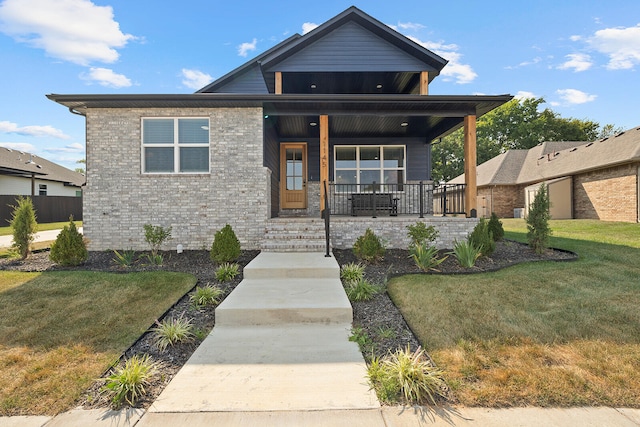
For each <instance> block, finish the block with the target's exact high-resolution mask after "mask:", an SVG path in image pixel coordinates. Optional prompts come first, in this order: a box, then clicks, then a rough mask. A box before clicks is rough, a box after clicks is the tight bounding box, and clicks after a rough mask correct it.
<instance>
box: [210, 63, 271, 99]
mask: <svg viewBox="0 0 640 427" xmlns="http://www.w3.org/2000/svg"><path fill="white" fill-rule="evenodd" d="M215 93H269V90H268V89H267V85H266V83H265V82H264V77H263V76H262V72H261V71H260V67H259V66H258V65H257V64H255V65H253V66H252V67H251V68H250V69H248V70H247V71H246V72H244V73H242V74H240V75H238V76H236V77H235V78H234V79H231V80H230V81H229V82H227V83H225V84H224V85H222V86H220V87H219V88H218V89H216V90H215Z"/></svg>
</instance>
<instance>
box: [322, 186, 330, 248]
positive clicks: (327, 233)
mask: <svg viewBox="0 0 640 427" xmlns="http://www.w3.org/2000/svg"><path fill="white" fill-rule="evenodd" d="M322 185H323V186H324V209H323V210H322V212H321V215H322V218H324V237H325V248H326V252H325V254H324V256H325V257H327V258H328V257H330V256H331V254H330V253H329V252H330V247H329V245H330V233H331V231H330V218H331V205H330V204H329V196H328V190H329V189H328V188H327V181H322Z"/></svg>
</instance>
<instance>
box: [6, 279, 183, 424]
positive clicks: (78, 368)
mask: <svg viewBox="0 0 640 427" xmlns="http://www.w3.org/2000/svg"><path fill="white" fill-rule="evenodd" d="M194 284H195V278H194V277H193V276H191V275H188V274H182V273H167V272H145V273H130V274H111V273H98V272H86V271H75V272H47V273H18V272H5V271H2V272H0V343H1V344H0V415H17V414H40V415H45V414H46V415H52V414H56V413H59V412H62V411H64V410H67V409H69V408H71V407H72V406H73V404H74V401H75V400H76V399H77V398H78V397H79V396H80V394H81V393H82V391H83V390H84V389H85V388H86V387H87V386H89V385H90V384H91V383H92V382H93V381H94V380H95V379H96V378H99V377H100V375H101V374H102V373H103V372H104V371H105V370H106V369H107V368H108V367H109V366H110V364H111V363H113V362H114V361H115V360H116V359H117V358H118V357H119V356H120V354H121V353H122V352H123V351H124V350H125V349H126V348H128V347H129V346H130V345H131V344H132V343H133V342H134V341H135V340H136V339H137V338H138V337H139V336H140V335H141V334H142V333H143V332H145V331H146V330H147V329H148V328H149V327H150V326H151V325H152V324H153V322H154V320H155V319H157V318H158V317H159V316H160V315H162V313H164V312H165V311H166V310H167V309H168V308H169V307H170V306H171V305H172V304H173V303H175V301H177V300H178V299H179V298H180V297H181V296H182V295H184V294H185V293H186V292H187V291H188V290H189V289H191V288H192V287H193V285H194Z"/></svg>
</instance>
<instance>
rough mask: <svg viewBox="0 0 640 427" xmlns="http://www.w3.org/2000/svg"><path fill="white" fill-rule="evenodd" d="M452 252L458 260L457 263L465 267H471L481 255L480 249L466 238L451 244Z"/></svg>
mask: <svg viewBox="0 0 640 427" xmlns="http://www.w3.org/2000/svg"><path fill="white" fill-rule="evenodd" d="M453 254H454V255H455V257H456V259H457V260H458V264H460V265H461V266H462V267H465V268H471V267H473V266H474V265H475V264H476V260H477V259H478V258H480V255H481V254H480V249H479V248H478V247H476V246H475V245H474V244H473V243H471V242H469V241H467V240H464V241H462V242H456V243H455V244H454V246H453Z"/></svg>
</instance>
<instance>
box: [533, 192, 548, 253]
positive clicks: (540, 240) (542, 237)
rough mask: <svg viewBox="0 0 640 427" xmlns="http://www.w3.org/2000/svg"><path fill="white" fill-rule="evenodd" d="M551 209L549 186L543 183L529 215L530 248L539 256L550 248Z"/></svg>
mask: <svg viewBox="0 0 640 427" xmlns="http://www.w3.org/2000/svg"><path fill="white" fill-rule="evenodd" d="M550 207H551V203H550V202H549V192H548V191H547V186H546V185H545V184H544V183H542V184H540V189H539V190H538V192H537V193H536V197H534V199H533V203H532V204H531V206H530V208H529V214H528V215H527V241H528V242H529V246H530V247H531V248H532V249H533V250H534V251H536V253H538V254H542V253H544V251H545V250H546V249H547V248H548V247H549V237H550V236H551V227H549V219H550V217H551V215H550V213H549V208H550Z"/></svg>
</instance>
